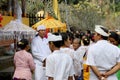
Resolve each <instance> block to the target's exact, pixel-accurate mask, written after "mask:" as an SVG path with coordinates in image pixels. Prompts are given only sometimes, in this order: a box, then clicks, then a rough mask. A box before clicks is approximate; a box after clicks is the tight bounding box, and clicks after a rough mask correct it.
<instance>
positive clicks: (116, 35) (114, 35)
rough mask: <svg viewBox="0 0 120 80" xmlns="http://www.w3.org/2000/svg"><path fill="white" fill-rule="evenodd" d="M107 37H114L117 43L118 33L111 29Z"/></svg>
mask: <svg viewBox="0 0 120 80" xmlns="http://www.w3.org/2000/svg"><path fill="white" fill-rule="evenodd" d="M109 37H111V38H114V39H115V40H116V41H117V42H118V43H119V40H120V38H119V35H118V34H117V33H116V32H113V31H111V32H110V35H109Z"/></svg>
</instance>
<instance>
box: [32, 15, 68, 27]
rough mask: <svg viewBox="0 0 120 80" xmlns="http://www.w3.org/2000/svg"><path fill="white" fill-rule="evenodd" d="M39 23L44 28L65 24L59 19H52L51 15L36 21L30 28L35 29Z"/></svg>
mask: <svg viewBox="0 0 120 80" xmlns="http://www.w3.org/2000/svg"><path fill="white" fill-rule="evenodd" d="M39 25H45V26H46V28H52V29H54V28H66V24H65V23H62V22H60V21H59V20H56V19H54V18H53V17H51V16H48V17H46V18H45V19H43V20H41V21H39V22H37V23H36V24H34V25H33V26H32V28H34V29H36V28H37V27H38V26H39Z"/></svg>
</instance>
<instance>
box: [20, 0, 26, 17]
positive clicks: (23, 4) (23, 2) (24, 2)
mask: <svg viewBox="0 0 120 80" xmlns="http://www.w3.org/2000/svg"><path fill="white" fill-rule="evenodd" d="M21 2H22V16H23V17H25V16H26V10H25V9H26V1H25V0H21Z"/></svg>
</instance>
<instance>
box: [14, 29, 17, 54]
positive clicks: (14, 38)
mask: <svg viewBox="0 0 120 80" xmlns="http://www.w3.org/2000/svg"><path fill="white" fill-rule="evenodd" d="M14 35H15V37H14V53H15V52H16V48H17V46H16V43H17V41H16V31H14Z"/></svg>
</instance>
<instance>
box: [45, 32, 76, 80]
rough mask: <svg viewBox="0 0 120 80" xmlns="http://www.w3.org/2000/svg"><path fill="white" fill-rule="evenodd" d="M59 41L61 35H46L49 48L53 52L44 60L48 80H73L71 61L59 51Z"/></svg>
mask: <svg viewBox="0 0 120 80" xmlns="http://www.w3.org/2000/svg"><path fill="white" fill-rule="evenodd" d="M61 40H62V37H61V35H53V34H49V35H48V41H49V47H50V49H51V51H53V52H52V54H51V55H49V56H48V57H47V59H46V76H48V80H73V78H72V76H73V75H74V68H73V61H72V58H71V57H70V56H69V55H67V54H65V53H62V52H61V51H60V50H59V48H60V47H61V44H60V42H61Z"/></svg>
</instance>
